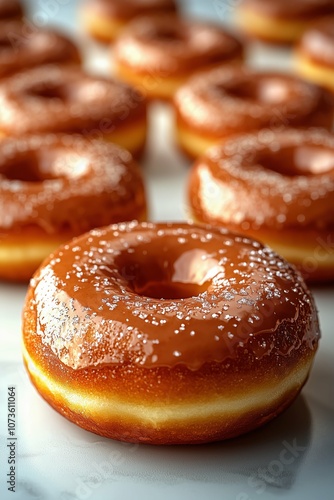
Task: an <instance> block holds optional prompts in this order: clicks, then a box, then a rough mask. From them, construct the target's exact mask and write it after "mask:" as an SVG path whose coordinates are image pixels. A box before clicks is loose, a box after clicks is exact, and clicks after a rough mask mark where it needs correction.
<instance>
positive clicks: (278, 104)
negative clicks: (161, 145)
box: [174, 68, 334, 157]
mask: <svg viewBox="0 0 334 500" xmlns="http://www.w3.org/2000/svg"><path fill="white" fill-rule="evenodd" d="M174 107H175V114H176V140H177V142H178V144H179V145H180V147H181V148H182V149H183V150H184V151H185V152H186V153H187V154H188V155H189V156H192V157H196V156H199V155H201V154H203V153H204V152H205V150H206V149H208V148H209V147H210V146H213V145H214V144H216V143H217V142H219V141H222V140H225V139H227V138H229V137H231V136H232V135H236V134H240V133H243V132H252V131H254V130H260V129H261V128H270V129H273V128H287V127H289V126H290V127H298V128H306V127H324V128H327V129H331V127H332V124H333V116H334V105H333V97H332V96H331V94H330V93H329V92H327V91H326V90H324V89H322V88H321V87H318V86H316V85H313V84H311V83H309V82H306V81H304V80H302V79H301V78H298V77H296V76H293V75H289V74H284V73H278V72H273V71H256V70H254V69H249V68H228V69H226V68H218V69H214V70H212V71H208V72H203V73H202V74H200V75H196V76H194V77H193V78H191V79H190V80H188V81H187V82H186V83H185V84H184V85H183V86H182V87H181V88H180V89H179V90H178V91H177V93H176V95H175V98H174Z"/></svg>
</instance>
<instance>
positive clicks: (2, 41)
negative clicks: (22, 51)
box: [0, 38, 13, 51]
mask: <svg viewBox="0 0 334 500" xmlns="http://www.w3.org/2000/svg"><path fill="white" fill-rule="evenodd" d="M12 49H13V45H12V43H11V42H10V40H9V39H8V38H0V50H1V51H2V50H12Z"/></svg>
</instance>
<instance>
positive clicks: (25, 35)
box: [0, 21, 80, 78]
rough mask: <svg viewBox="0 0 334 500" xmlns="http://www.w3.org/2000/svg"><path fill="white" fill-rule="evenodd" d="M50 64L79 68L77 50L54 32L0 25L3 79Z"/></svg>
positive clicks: (22, 25)
mask: <svg viewBox="0 0 334 500" xmlns="http://www.w3.org/2000/svg"><path fill="white" fill-rule="evenodd" d="M48 63H62V64H79V63H80V55H79V52H78V49H77V48H76V46H75V45H74V44H73V43H72V42H71V41H70V40H69V39H68V38H66V37H64V36H62V35H61V34H59V33H56V32H55V31H51V30H46V29H45V30H43V29H36V28H33V29H32V28H31V27H30V25H29V26H28V25H27V24H23V23H21V22H19V21H10V22H8V21H7V22H1V21H0V78H2V77H4V76H9V75H11V74H13V73H16V72H18V71H22V70H24V69H26V68H31V67H33V66H40V65H42V64H48Z"/></svg>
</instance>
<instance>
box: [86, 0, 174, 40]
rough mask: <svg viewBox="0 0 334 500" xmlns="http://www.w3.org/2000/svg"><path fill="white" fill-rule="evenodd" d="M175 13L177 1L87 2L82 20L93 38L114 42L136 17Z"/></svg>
mask: <svg viewBox="0 0 334 500" xmlns="http://www.w3.org/2000/svg"><path fill="white" fill-rule="evenodd" d="M175 12H176V3H175V0H145V1H143V0H86V1H85V3H84V4H83V6H82V8H81V19H82V24H83V26H84V28H85V29H86V31H87V32H88V33H89V34H90V35H91V36H92V37H93V38H95V39H97V40H99V41H102V42H112V41H114V40H115V38H117V36H118V35H119V34H120V33H121V31H122V30H123V29H124V28H125V26H126V25H127V24H128V23H129V22H130V21H131V20H132V19H134V18H136V17H139V16H146V15H155V14H169V13H175Z"/></svg>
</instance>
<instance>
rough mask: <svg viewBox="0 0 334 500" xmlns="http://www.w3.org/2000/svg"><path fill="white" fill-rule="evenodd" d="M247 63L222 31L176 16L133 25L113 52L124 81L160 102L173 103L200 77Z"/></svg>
mask: <svg viewBox="0 0 334 500" xmlns="http://www.w3.org/2000/svg"><path fill="white" fill-rule="evenodd" d="M242 58H243V46H242V44H241V43H240V42H239V40H237V38H235V37H234V36H232V35H231V34H229V33H228V32H227V31H226V30H225V29H224V28H222V27H221V26H218V25H214V24H212V23H208V22H201V21H194V20H187V19H179V18H177V17H175V16H174V17H172V16H159V17H158V16H155V17H152V16H151V17H146V18H140V19H137V20H135V21H133V22H132V23H131V24H130V25H129V26H128V28H127V29H126V30H124V31H123V33H122V34H121V35H120V36H119V38H118V39H117V41H116V43H115V46H114V50H113V61H114V71H115V73H116V74H117V75H118V76H119V78H121V79H122V80H124V81H126V82H128V83H130V84H134V85H136V86H139V87H140V88H144V91H145V94H147V95H148V97H151V98H159V99H170V98H171V97H172V96H173V94H174V93H175V91H176V90H177V88H178V87H180V86H181V85H182V84H183V83H184V82H185V81H186V80H187V79H188V78H189V77H190V76H192V75H193V74H194V73H196V72H199V71H202V70H205V69H209V68H210V69H211V68H213V67H217V66H220V67H222V66H225V65H226V64H227V63H236V62H240V61H241V60H242Z"/></svg>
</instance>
